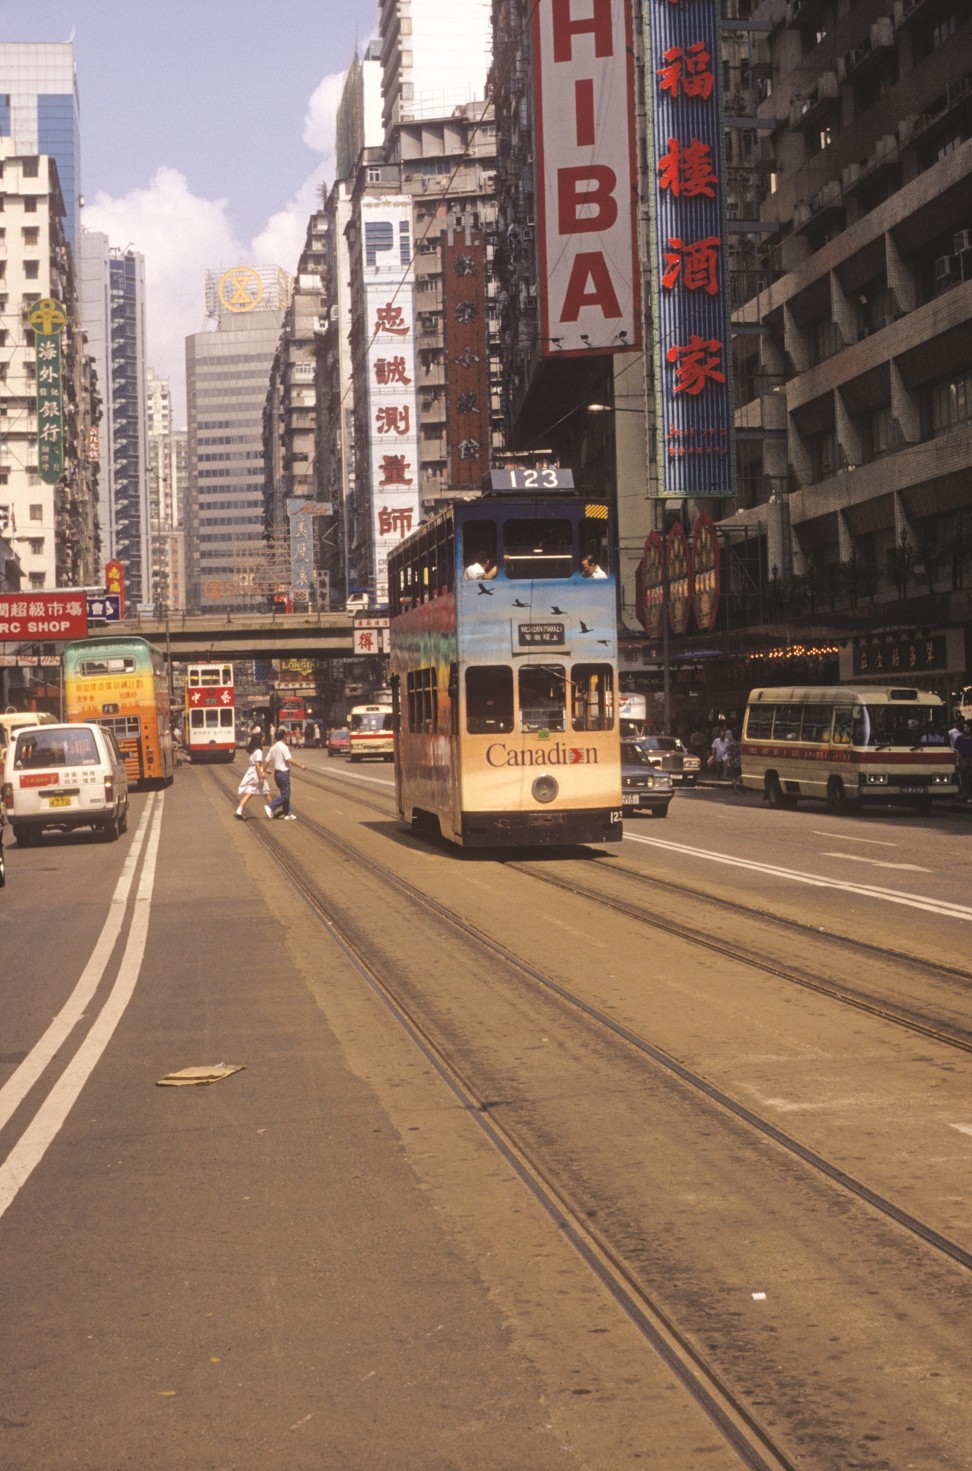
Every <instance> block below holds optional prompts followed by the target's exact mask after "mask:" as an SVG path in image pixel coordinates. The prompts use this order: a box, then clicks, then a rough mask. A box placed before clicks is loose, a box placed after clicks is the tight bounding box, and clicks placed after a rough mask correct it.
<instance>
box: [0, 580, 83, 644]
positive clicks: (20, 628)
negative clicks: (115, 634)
mask: <svg viewBox="0 0 972 1471" xmlns="http://www.w3.org/2000/svg"><path fill="white" fill-rule="evenodd" d="M87 632H88V599H87V597H86V596H85V594H84V593H83V592H79V593H65V592H61V593H43V592H32V593H19V592H15V593H0V641H6V642H7V643H10V642H20V641H23V642H28V641H35V640H41V641H44V642H47V641H48V640H49V639H73V638H85V637H86V635H87Z"/></svg>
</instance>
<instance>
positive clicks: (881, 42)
mask: <svg viewBox="0 0 972 1471" xmlns="http://www.w3.org/2000/svg"><path fill="white" fill-rule="evenodd" d="M893 50H894V21H893V20H892V18H891V16H890V15H882V16H880V17H879V19H878V20H876V21H874V22H873V24H872V26H871V29H870V32H869V34H868V35H867V36H866V37H865V39H864V40H863V41H861V42H860V43H859V44H858V45H857V46H852V47H851V49H850V50H849V51H845V52H844V54H843V56H841V57H840V58H839V60H838V62H837V79H838V81H841V82H847V81H850V80H851V79H853V80H854V81H857V80H859V79H860V78H861V77H865V76H867V74H868V72H870V71H872V70H873V69H874V67H875V66H877V65H878V64H879V63H880V62H881V60H882V59H883V58H884V56H885V55H886V54H887V53H888V52H889V51H893Z"/></svg>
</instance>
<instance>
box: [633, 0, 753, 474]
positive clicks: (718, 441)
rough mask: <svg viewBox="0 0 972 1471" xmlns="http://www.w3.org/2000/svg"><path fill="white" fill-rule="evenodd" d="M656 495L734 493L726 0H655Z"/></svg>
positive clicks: (651, 77) (650, 39) (651, 20)
mask: <svg viewBox="0 0 972 1471" xmlns="http://www.w3.org/2000/svg"><path fill="white" fill-rule="evenodd" d="M645 19H646V26H647V64H646V78H647V81H646V87H647V89H648V98H647V112H648V118H649V131H650V134H651V151H650V156H649V174H650V178H651V188H650V194H649V199H650V216H651V237H652V246H651V251H652V299H653V310H652V317H653V320H654V322H655V324H656V334H657V336H656V342H655V382H656V384H657V389H656V393H657V398H658V405H657V411H658V424H659V426H660V428H659V444H658V460H659V466H658V471H659V473H658V494H659V495H660V496H729V495H732V494H733V484H732V482H733V476H732V462H733V455H732V402H731V396H730V389H729V314H728V309H727V294H726V284H727V268H726V250H725V212H724V208H723V174H724V165H723V149H722V100H721V91H722V86H721V42H720V20H719V0H645Z"/></svg>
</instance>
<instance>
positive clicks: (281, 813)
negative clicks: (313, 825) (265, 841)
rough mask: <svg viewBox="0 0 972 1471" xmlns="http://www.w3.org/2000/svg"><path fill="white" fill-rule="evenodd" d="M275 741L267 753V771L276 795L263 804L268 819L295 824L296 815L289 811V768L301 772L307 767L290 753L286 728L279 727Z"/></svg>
mask: <svg viewBox="0 0 972 1471" xmlns="http://www.w3.org/2000/svg"><path fill="white" fill-rule="evenodd" d="M275 734H276V739H275V740H274V743H273V745H272V746H271V747H270V749H269V751H268V752H267V763H266V764H267V770H268V771H272V772H273V780H274V784H275V786H276V788H277V795H276V796H275V797H274V799H273V801H272V802H268V803H266V804H265V810H266V814H267V816H268V817H280V818H282V819H283V821H284V822H296V820H297V814H296V813H295V812H291V810H290V768H291V767H292V766H299V767H300V769H301V771H306V770H307V767H306V766H305V765H304V763H303V761H297V760H296V759H295V758H294V757H293V756H292V755H291V752H290V747H289V746H288V745H287V730H286V727H285V726H283V725H280V726H278V727H277V730H276V732H275Z"/></svg>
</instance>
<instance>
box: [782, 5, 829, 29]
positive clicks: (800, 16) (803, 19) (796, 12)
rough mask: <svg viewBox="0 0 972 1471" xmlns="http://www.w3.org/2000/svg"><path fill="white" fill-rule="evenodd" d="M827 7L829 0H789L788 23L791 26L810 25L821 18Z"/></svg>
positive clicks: (787, 8)
mask: <svg viewBox="0 0 972 1471" xmlns="http://www.w3.org/2000/svg"><path fill="white" fill-rule="evenodd" d="M826 8H827V0H787V7H786V23H787V25H789V26H809V25H810V24H812V22H813V21H815V20H819V19H820V17H821V15H822V14H823V12H824V11H825V10H826Z"/></svg>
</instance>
